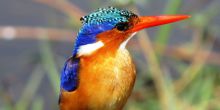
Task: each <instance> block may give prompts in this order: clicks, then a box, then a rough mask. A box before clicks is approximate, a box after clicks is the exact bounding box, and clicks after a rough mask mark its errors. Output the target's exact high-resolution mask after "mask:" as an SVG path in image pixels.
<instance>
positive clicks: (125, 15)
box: [80, 7, 137, 24]
mask: <svg viewBox="0 0 220 110" xmlns="http://www.w3.org/2000/svg"><path fill="white" fill-rule="evenodd" d="M132 16H137V15H135V14H134V13H132V12H131V11H127V10H122V9H118V8H115V7H108V8H99V9H98V10H96V11H95V12H93V13H91V14H89V15H86V16H83V17H81V18H80V20H81V21H82V23H83V24H100V23H102V22H110V23H111V22H112V23H119V22H128V19H129V18H130V17H132Z"/></svg>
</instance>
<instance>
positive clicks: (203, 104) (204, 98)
mask: <svg viewBox="0 0 220 110" xmlns="http://www.w3.org/2000/svg"><path fill="white" fill-rule="evenodd" d="M219 5H220V1H219V0H1V1H0V110H58V95H59V75H60V71H61V69H62V66H63V63H64V61H65V59H66V58H68V57H69V56H70V55H71V52H72V48H73V43H74V39H75V36H76V33H77V31H78V30H79V28H80V26H81V23H80V21H79V18H80V17H81V16H83V15H85V14H87V13H90V12H91V11H93V10H96V9H97V8H99V7H107V6H116V7H120V8H125V9H128V10H131V11H133V12H135V13H139V14H140V15H160V14H188V15H191V16H192V17H191V18H190V19H188V20H185V21H181V22H178V23H174V24H172V25H166V26H161V27H156V28H151V29H148V30H147V31H141V32H139V34H138V35H136V36H137V37H134V38H133V39H132V40H131V41H130V42H129V44H128V49H129V51H130V52H131V54H132V56H133V58H134V61H135V64H136V67H137V75H138V77H137V80H136V85H135V88H134V91H133V94H132V95H131V97H130V99H129V101H128V103H127V105H126V107H125V110H220V105H219V102H220V68H219V67H220V11H219V10H220V7H219Z"/></svg>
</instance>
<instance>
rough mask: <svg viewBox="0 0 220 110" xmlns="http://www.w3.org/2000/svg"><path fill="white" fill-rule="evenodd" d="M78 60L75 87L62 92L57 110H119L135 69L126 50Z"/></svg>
mask: <svg viewBox="0 0 220 110" xmlns="http://www.w3.org/2000/svg"><path fill="white" fill-rule="evenodd" d="M102 52H103V51H102V50H100V51H98V52H96V53H95V54H93V56H89V57H82V58H80V72H79V78H80V80H79V87H78V88H77V90H76V91H74V92H62V100H61V103H60V108H61V110H121V109H122V107H123V106H124V104H125V102H126V101H127V99H128V97H129V95H130V94H131V91H132V88H133V85H134V81H135V68H134V65H133V63H132V59H131V57H130V55H129V53H128V51H127V50H126V49H123V50H122V49H119V50H117V51H116V52H110V51H109V52H106V50H105V53H102Z"/></svg>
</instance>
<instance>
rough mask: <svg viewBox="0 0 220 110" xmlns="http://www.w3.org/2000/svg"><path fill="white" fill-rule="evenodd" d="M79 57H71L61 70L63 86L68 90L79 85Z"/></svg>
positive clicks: (74, 88) (72, 89)
mask: <svg viewBox="0 0 220 110" xmlns="http://www.w3.org/2000/svg"><path fill="white" fill-rule="evenodd" d="M78 69H79V58H73V57H71V58H69V59H68V60H67V61H66V62H65V65H64V67H63V70H62V72H61V79H60V80H61V84H60V86H61V88H62V89H64V90H66V91H69V92H70V91H74V90H76V88H77V86H78V80H79V79H78Z"/></svg>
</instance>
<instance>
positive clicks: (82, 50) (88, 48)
mask: <svg viewBox="0 0 220 110" xmlns="http://www.w3.org/2000/svg"><path fill="white" fill-rule="evenodd" d="M103 46H104V43H103V42H102V41H98V42H96V43H92V44H86V45H82V46H80V47H79V49H78V52H77V56H78V57H80V56H83V55H91V54H92V53H93V52H94V51H96V50H98V49H99V48H101V47H103Z"/></svg>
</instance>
